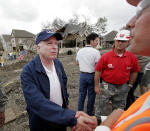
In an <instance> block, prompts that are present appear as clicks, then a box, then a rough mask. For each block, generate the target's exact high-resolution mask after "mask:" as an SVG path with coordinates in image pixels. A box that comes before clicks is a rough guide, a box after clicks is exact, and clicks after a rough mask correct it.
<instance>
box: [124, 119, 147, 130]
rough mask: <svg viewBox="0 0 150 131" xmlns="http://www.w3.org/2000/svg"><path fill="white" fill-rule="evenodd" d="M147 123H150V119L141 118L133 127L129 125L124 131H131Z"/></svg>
mask: <svg viewBox="0 0 150 131" xmlns="http://www.w3.org/2000/svg"><path fill="white" fill-rule="evenodd" d="M145 123H150V117H144V118H140V119H138V120H136V121H135V122H133V123H132V124H131V125H129V126H128V127H127V128H126V129H125V130H124V131H130V130H131V129H132V128H133V127H135V126H137V125H140V124H145Z"/></svg>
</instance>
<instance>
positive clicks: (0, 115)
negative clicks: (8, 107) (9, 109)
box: [0, 112, 5, 127]
mask: <svg viewBox="0 0 150 131" xmlns="http://www.w3.org/2000/svg"><path fill="white" fill-rule="evenodd" d="M4 123H5V113H4V112H0V127H2V126H3V125H4Z"/></svg>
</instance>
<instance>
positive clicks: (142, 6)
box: [136, 0, 150, 18]
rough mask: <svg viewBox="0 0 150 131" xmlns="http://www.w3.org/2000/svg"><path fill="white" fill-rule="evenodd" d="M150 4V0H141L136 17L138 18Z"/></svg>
mask: <svg viewBox="0 0 150 131" xmlns="http://www.w3.org/2000/svg"><path fill="white" fill-rule="evenodd" d="M149 5H150V0H141V1H140V3H139V4H138V6H137V11H136V17H137V18H138V17H139V16H140V15H141V14H142V12H143V10H144V9H146V8H147V7H149Z"/></svg>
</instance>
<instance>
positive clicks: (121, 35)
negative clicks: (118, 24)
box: [114, 30, 131, 41]
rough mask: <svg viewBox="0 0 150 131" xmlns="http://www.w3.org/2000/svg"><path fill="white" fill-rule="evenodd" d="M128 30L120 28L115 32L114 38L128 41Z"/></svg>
mask: <svg viewBox="0 0 150 131" xmlns="http://www.w3.org/2000/svg"><path fill="white" fill-rule="evenodd" d="M130 38H131V37H130V31H129V30H121V31H119V32H118V33H117V35H116V37H115V38H114V40H123V41H128V40H130Z"/></svg>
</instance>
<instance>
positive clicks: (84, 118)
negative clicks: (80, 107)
mask: <svg viewBox="0 0 150 131" xmlns="http://www.w3.org/2000/svg"><path fill="white" fill-rule="evenodd" d="M76 118H77V125H76V126H74V127H73V128H72V131H84V130H86V131H93V129H95V127H96V125H97V119H96V118H95V117H93V116H89V115H87V114H86V113H84V112H81V111H79V112H77V113H76Z"/></svg>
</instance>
